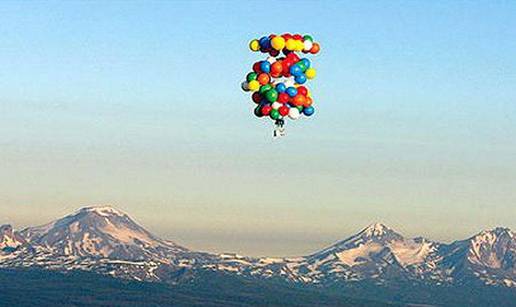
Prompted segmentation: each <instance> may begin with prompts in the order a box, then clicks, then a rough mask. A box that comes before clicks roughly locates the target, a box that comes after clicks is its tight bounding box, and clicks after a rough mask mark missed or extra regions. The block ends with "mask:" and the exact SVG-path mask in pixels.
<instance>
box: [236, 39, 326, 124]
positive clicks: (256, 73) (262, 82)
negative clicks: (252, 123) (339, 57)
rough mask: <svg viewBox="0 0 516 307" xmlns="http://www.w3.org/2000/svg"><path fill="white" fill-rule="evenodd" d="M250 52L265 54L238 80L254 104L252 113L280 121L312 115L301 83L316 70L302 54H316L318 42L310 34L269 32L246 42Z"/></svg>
mask: <svg viewBox="0 0 516 307" xmlns="http://www.w3.org/2000/svg"><path fill="white" fill-rule="evenodd" d="M249 48H250V49H251V50H252V51H256V52H262V53H267V54H269V57H268V58H267V59H266V60H263V61H259V62H256V63H254V65H253V67H252V71H251V72H250V73H248V74H247V76H246V80H245V81H244V82H243V83H242V89H243V90H244V91H246V92H253V93H252V96H251V98H252V100H253V102H254V103H256V104H257V106H256V108H255V110H254V114H255V115H256V116H258V117H269V118H271V119H272V120H274V121H276V123H277V122H278V121H282V120H283V119H285V118H287V117H288V118H290V119H298V118H299V117H301V116H302V115H304V116H311V115H313V114H314V112H315V109H314V107H313V99H312V96H311V93H310V90H309V89H308V88H307V87H306V86H305V85H304V84H305V83H306V82H307V80H310V79H313V78H315V75H316V71H315V69H314V68H313V67H311V66H312V63H311V62H310V60H309V59H307V58H304V57H301V56H302V54H317V53H318V52H319V51H320V49H321V48H320V46H319V44H318V43H316V42H314V41H313V38H312V37H311V36H310V35H304V36H302V35H300V34H289V33H285V34H282V35H275V34H271V35H269V36H264V37H262V38H260V39H254V40H252V41H251V42H250V43H249Z"/></svg>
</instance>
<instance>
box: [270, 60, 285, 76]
mask: <svg viewBox="0 0 516 307" xmlns="http://www.w3.org/2000/svg"><path fill="white" fill-rule="evenodd" d="M281 62H282V61H276V62H274V63H272V65H271V74H281V73H282V72H283V65H282V64H281Z"/></svg>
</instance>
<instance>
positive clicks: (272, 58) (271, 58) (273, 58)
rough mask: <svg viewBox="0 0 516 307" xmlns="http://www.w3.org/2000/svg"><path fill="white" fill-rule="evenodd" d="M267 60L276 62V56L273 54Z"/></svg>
mask: <svg viewBox="0 0 516 307" xmlns="http://www.w3.org/2000/svg"><path fill="white" fill-rule="evenodd" d="M267 62H269V63H271V64H272V63H274V62H276V58H275V57H273V56H270V57H268V58H267Z"/></svg>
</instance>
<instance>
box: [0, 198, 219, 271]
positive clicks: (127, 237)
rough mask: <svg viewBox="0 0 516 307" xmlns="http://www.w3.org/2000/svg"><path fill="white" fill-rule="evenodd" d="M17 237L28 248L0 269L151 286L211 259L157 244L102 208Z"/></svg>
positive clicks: (1, 261) (14, 253) (132, 224)
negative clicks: (91, 275) (99, 276)
mask: <svg viewBox="0 0 516 307" xmlns="http://www.w3.org/2000/svg"><path fill="white" fill-rule="evenodd" d="M19 236H20V237H21V238H22V240H24V241H25V242H27V244H26V245H25V246H22V247H20V248H18V249H16V250H14V251H12V252H11V253H10V254H9V255H4V257H3V258H0V266H3V267H43V268H48V269H56V270H87V271H95V272H98V273H103V274H108V275H111V276H115V277H122V278H129V279H135V280H150V281H152V280H162V279H164V278H168V276H174V275H178V274H179V275H182V271H183V270H184V269H185V268H191V267H192V266H193V265H194V264H196V263H201V262H205V261H207V259H210V258H212V257H213V256H211V255H209V254H203V253H197V252H194V251H190V250H188V249H187V248H184V247H182V246H179V245H177V244H175V243H173V242H171V241H167V240H162V239H160V238H158V237H156V236H154V235H153V234H151V233H149V232H148V231H147V230H145V229H144V228H142V227H141V226H139V225H138V224H137V223H136V222H134V221H133V220H132V219H131V218H130V217H129V216H128V215H127V214H125V213H123V212H121V211H119V210H116V209H114V208H112V207H107V206H103V207H86V208H82V209H80V210H78V211H77V212H75V213H73V214H70V215H68V216H65V217H63V218H61V219H58V220H56V221H53V222H51V223H48V224H45V225H42V226H37V227H29V228H26V229H24V230H22V231H21V232H20V233H19ZM178 272H179V273H178Z"/></svg>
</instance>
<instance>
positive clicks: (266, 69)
mask: <svg viewBox="0 0 516 307" xmlns="http://www.w3.org/2000/svg"><path fill="white" fill-rule="evenodd" d="M260 69H261V70H262V71H263V72H264V73H267V74H268V73H269V72H270V71H271V63H269V62H268V61H262V62H261V63H260Z"/></svg>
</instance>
